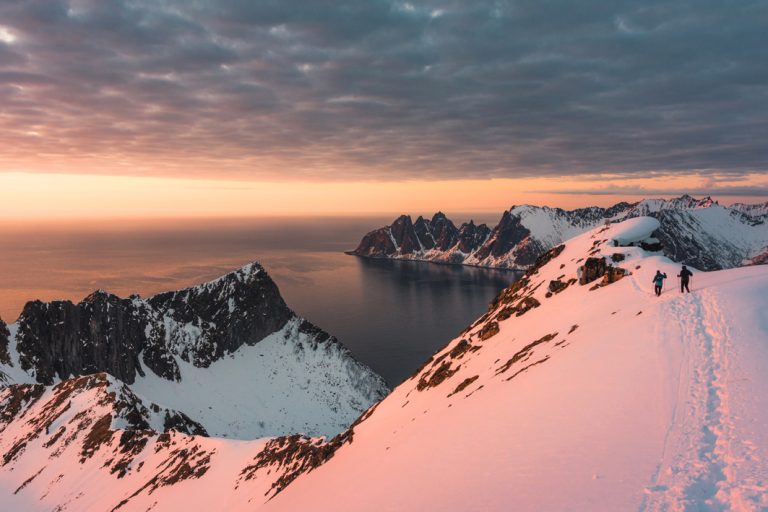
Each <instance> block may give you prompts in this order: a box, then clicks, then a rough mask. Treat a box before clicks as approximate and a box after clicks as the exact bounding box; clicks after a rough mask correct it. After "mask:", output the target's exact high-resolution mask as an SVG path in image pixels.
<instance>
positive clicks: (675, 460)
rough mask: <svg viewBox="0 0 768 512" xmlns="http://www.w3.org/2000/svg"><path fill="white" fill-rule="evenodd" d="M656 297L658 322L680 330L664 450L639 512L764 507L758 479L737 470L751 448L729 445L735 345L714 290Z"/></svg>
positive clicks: (731, 441)
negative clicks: (674, 395) (675, 387)
mask: <svg viewBox="0 0 768 512" xmlns="http://www.w3.org/2000/svg"><path fill="white" fill-rule="evenodd" d="M667 293H670V292H669V291H668V292H667ZM660 300H662V301H663V303H662V304H661V307H662V308H664V310H663V311H662V319H663V321H664V323H665V324H666V323H676V324H677V328H678V329H679V331H678V332H679V334H680V336H681V339H680V340H679V342H680V343H681V344H682V358H681V362H680V370H679V373H678V379H679V380H678V392H677V399H676V403H675V404H673V406H672V411H671V416H670V424H669V427H668V430H667V433H666V435H665V440H664V448H663V450H662V453H661V457H660V461H659V465H658V468H657V470H656V471H655V473H654V475H653V476H652V478H651V484H650V485H649V486H648V487H647V488H646V496H645V498H644V499H643V502H642V505H641V507H640V510H641V511H648V512H650V511H670V512H673V511H674V512H678V511H680V512H689V511H690V512H692V511H697V512H714V511H725V510H734V511H736V510H738V511H742V510H743V511H752V510H764V509H760V508H758V507H759V505H758V504H757V503H758V502H759V500H760V498H759V495H760V493H761V491H762V492H764V491H765V489H763V488H762V486H761V485H760V483H759V481H757V480H755V479H754V478H745V476H744V475H737V473H738V470H739V469H740V467H739V466H740V464H741V463H742V462H744V461H745V460H750V455H751V454H752V452H754V447H753V446H751V445H750V444H749V443H744V444H743V445H740V446H738V447H734V446H733V444H734V440H735V439H737V437H736V434H735V424H734V417H733V415H732V411H731V399H732V394H731V393H730V390H729V388H728V376H729V375H734V372H732V371H730V370H731V368H730V366H729V357H728V354H729V352H731V351H732V350H734V347H733V345H732V343H731V337H730V332H729V327H728V323H727V322H726V321H725V318H724V315H723V313H722V311H721V308H720V305H719V303H718V300H717V295H716V292H715V291H713V290H710V289H704V290H696V291H694V292H693V293H690V294H685V295H679V294H675V295H667V297H664V296H663V295H662V297H661V299H660ZM676 341H678V340H674V339H667V340H665V342H666V343H674V342H676Z"/></svg>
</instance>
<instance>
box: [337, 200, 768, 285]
mask: <svg viewBox="0 0 768 512" xmlns="http://www.w3.org/2000/svg"><path fill="white" fill-rule="evenodd" d="M767 209H768V207H766V205H763V204H758V205H744V204H737V205H734V206H733V207H732V208H725V207H723V206H720V205H719V204H718V203H717V202H716V201H714V200H713V199H712V198H710V197H705V198H702V199H696V198H694V197H691V196H689V195H683V196H681V197H678V198H674V199H669V200H665V199H646V200H643V201H639V202H637V203H627V202H621V203H617V204H616V205H614V206H611V207H610V208H601V207H588V208H578V209H575V210H563V209H560V208H550V207H546V206H543V207H537V206H529V205H523V206H515V207H513V208H511V209H509V210H507V211H505V212H504V213H503V215H502V217H501V219H500V221H499V223H498V224H497V225H496V226H495V227H494V228H493V229H489V228H488V227H487V226H486V225H484V224H481V225H479V226H475V225H474V223H473V222H471V221H470V222H469V223H466V224H463V225H462V226H461V228H458V229H457V228H456V227H455V225H454V224H453V222H451V221H450V219H448V218H447V217H446V216H445V215H444V214H443V213H441V212H438V213H436V214H435V215H434V216H433V218H432V220H425V219H424V218H422V217H419V218H418V219H417V220H416V222H415V223H411V222H410V217H407V216H401V217H399V218H398V219H397V220H396V221H395V222H394V223H393V224H392V225H391V226H386V227H383V228H380V229H377V230H375V231H372V232H370V233H368V234H367V235H365V237H363V239H362V241H361V242H360V245H359V246H358V247H357V249H355V250H354V251H352V252H351V253H350V254H354V255H357V256H363V257H372V258H393V259H413V260H420V261H431V262H436V263H453V264H464V265H474V266H481V267H490V268H507V269H515V270H525V269H527V268H528V267H530V266H531V265H533V264H534V262H535V261H536V258H537V257H538V256H539V255H541V254H543V253H544V252H546V251H547V250H548V249H550V248H551V247H554V246H555V245H557V244H559V243H561V242H562V241H564V240H565V239H567V238H570V237H572V236H575V235H577V234H579V233H582V232H584V231H586V230H588V229H592V228H594V227H597V226H599V225H601V224H604V223H610V222H615V221H620V220H624V219H629V218H634V217H640V216H651V217H655V218H657V219H658V220H659V221H660V222H661V226H660V228H659V230H658V231H657V232H656V233H654V236H655V237H656V239H655V240H654V241H653V242H652V243H651V242H648V243H646V245H645V246H644V247H645V248H646V249H647V250H650V251H663V252H664V254H665V255H667V256H669V257H670V258H672V259H675V260H676V261H680V262H681V263H686V264H689V265H691V266H693V267H696V268H699V269H702V270H714V269H722V268H730V267H734V266H738V265H741V264H748V263H749V262H750V261H752V259H753V258H754V257H755V256H759V254H760V253H759V251H760V250H761V249H762V248H764V247H765V246H766V245H768V222H766V217H767V214H766V210H767ZM756 261H762V259H761V258H759V257H758V258H757V260H756ZM742 262H746V263H742Z"/></svg>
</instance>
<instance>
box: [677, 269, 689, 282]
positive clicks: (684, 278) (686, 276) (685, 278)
mask: <svg viewBox="0 0 768 512" xmlns="http://www.w3.org/2000/svg"><path fill="white" fill-rule="evenodd" d="M692 275H693V272H691V271H690V270H688V269H687V268H684V269H683V270H681V271H680V273H679V274H677V277H679V278H680V280H681V281H682V282H684V283H687V282H688V279H690V277H691V276H692Z"/></svg>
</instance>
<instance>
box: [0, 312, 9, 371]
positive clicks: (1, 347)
mask: <svg viewBox="0 0 768 512" xmlns="http://www.w3.org/2000/svg"><path fill="white" fill-rule="evenodd" d="M10 335H11V333H10V331H8V326H7V325H6V324H5V322H3V319H2V318H0V364H7V365H10V364H11V355H10V354H9V353H8V343H9V339H8V338H9V336H10Z"/></svg>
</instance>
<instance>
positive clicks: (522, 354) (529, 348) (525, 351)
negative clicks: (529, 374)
mask: <svg viewBox="0 0 768 512" xmlns="http://www.w3.org/2000/svg"><path fill="white" fill-rule="evenodd" d="M556 336H557V333H556V332H555V333H552V334H547V335H545V336H542V337H541V338H539V339H537V340H535V341H532V342H531V343H529V344H528V345H526V346H524V347H523V348H521V349H520V350H519V351H517V352H516V353H515V354H514V355H513V356H512V357H511V358H509V360H508V361H507V362H506V363H504V364H503V365H501V366H500V367H499V368H498V369H497V370H496V375H499V374H502V373H504V372H506V371H507V370H509V369H510V368H511V367H512V366H513V365H514V364H515V363H517V362H520V361H526V360H527V359H528V358H529V357H530V356H531V354H532V353H533V349H534V348H536V347H537V346H538V345H541V344H542V343H548V342H550V341H552V340H553V339H555V337H556Z"/></svg>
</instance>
